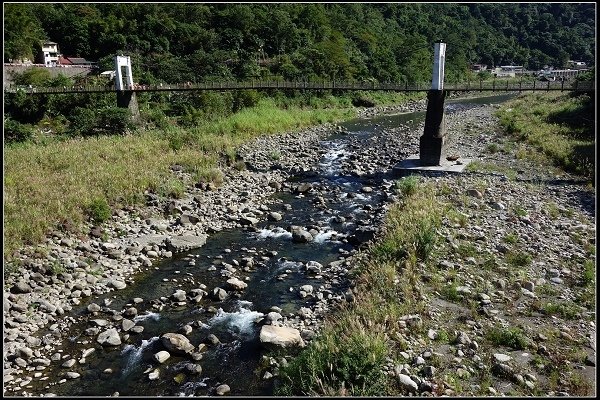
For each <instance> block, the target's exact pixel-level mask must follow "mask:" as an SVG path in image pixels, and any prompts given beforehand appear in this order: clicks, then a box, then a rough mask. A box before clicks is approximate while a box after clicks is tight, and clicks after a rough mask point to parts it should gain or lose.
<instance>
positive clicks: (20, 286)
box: [10, 281, 33, 293]
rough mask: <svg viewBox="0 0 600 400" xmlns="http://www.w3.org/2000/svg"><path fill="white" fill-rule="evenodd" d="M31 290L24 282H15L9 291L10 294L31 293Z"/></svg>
mask: <svg viewBox="0 0 600 400" xmlns="http://www.w3.org/2000/svg"><path fill="white" fill-rule="evenodd" d="M32 290H33V289H32V288H31V286H29V284H27V283H26V282H23V281H19V282H17V283H16V284H15V285H14V286H13V287H12V288H11V289H10V291H11V292H12V293H31V291H32Z"/></svg>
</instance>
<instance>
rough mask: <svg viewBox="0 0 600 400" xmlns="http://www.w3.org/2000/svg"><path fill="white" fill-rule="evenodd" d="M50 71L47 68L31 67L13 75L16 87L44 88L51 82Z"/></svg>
mask: <svg viewBox="0 0 600 400" xmlns="http://www.w3.org/2000/svg"><path fill="white" fill-rule="evenodd" d="M50 79H51V76H50V71H49V70H48V69H47V68H40V67H31V68H27V69H26V70H25V71H23V72H21V73H18V72H17V73H15V74H13V82H14V83H15V85H26V86H27V85H32V86H44V85H46V84H47V83H48V81H50Z"/></svg>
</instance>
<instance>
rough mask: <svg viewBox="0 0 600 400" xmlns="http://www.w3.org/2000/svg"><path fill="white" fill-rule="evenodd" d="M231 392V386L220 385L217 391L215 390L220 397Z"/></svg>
mask: <svg viewBox="0 0 600 400" xmlns="http://www.w3.org/2000/svg"><path fill="white" fill-rule="evenodd" d="M230 390H231V388H230V387H229V385H225V384H223V385H219V386H218V387H217V388H216V389H215V393H216V394H217V395H218V396H223V395H224V394H227V393H229V391H230Z"/></svg>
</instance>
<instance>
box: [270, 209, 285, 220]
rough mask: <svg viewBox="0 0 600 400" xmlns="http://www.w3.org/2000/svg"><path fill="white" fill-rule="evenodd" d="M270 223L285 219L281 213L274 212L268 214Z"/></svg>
mask: <svg viewBox="0 0 600 400" xmlns="http://www.w3.org/2000/svg"><path fill="white" fill-rule="evenodd" d="M268 218H269V221H281V220H282V219H283V217H282V216H281V214H280V213H278V212H275V211H272V212H270V213H269V214H268Z"/></svg>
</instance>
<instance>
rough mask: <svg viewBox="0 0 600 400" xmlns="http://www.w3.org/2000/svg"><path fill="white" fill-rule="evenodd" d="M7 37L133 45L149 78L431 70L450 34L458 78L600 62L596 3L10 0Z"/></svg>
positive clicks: (101, 54)
mask: <svg viewBox="0 0 600 400" xmlns="http://www.w3.org/2000/svg"><path fill="white" fill-rule="evenodd" d="M4 39H5V47H4V60H5V62H7V61H8V60H9V59H20V58H24V57H25V58H32V57H34V56H35V54H36V52H37V49H38V47H39V43H40V41H42V40H52V41H54V42H57V43H58V44H59V46H60V50H61V52H62V53H63V54H64V55H67V56H77V57H85V58H87V59H89V60H94V61H99V63H100V65H101V66H102V67H103V68H106V69H109V68H111V67H112V57H113V56H114V55H115V54H116V53H121V52H122V53H125V54H129V55H131V56H132V57H133V66H134V75H135V77H136V81H138V82H140V83H154V82H157V81H164V82H184V81H193V80H196V81H199V80H209V79H223V78H227V79H229V78H249V77H260V76H267V75H268V76H273V75H274V76H280V77H283V78H285V79H311V78H313V79H314V78H329V79H349V80H367V79H375V80H378V81H397V82H400V81H409V82H415V81H427V80H429V79H430V73H431V67H430V64H431V58H432V50H433V45H432V43H433V42H434V41H436V40H439V39H441V40H443V41H445V42H446V43H448V49H447V60H446V80H447V81H448V82H452V81H454V80H457V79H460V78H461V77H463V76H464V75H465V74H466V73H467V71H468V66H469V64H470V63H484V64H487V65H489V66H498V65H504V64H518V65H524V66H525V67H526V68H528V69H534V70H535V69H540V68H541V67H543V66H544V65H546V64H548V65H553V66H556V67H562V66H563V65H564V63H565V62H566V61H567V60H569V59H573V60H578V61H585V62H586V63H588V65H589V64H593V62H594V57H595V54H594V46H595V4H593V3H588V4H571V3H552V4H540V3H523V4H508V3H498V4H440V3H437V4H419V3H416V4H406V3H405V4H393V3H390V4H360V3H350V4H306V3H304V4H293V3H288V4H181V3H179V4H156V3H142V4H132V3H120V4H117V3H112V4H106V3H105V4H68V3H66V4H5V13H4Z"/></svg>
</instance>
